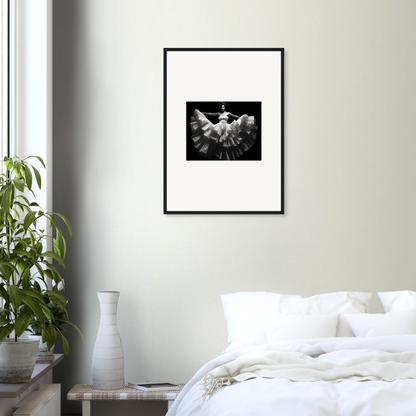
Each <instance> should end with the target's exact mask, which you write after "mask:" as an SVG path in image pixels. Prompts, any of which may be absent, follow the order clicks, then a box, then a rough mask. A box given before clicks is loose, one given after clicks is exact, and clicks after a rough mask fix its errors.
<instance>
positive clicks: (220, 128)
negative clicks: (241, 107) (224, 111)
mask: <svg viewBox="0 0 416 416" xmlns="http://www.w3.org/2000/svg"><path fill="white" fill-rule="evenodd" d="M191 132H192V140H193V145H194V147H195V148H196V149H197V150H198V152H199V154H200V155H202V156H204V157H206V158H207V159H220V160H235V159H238V158H239V157H240V156H241V155H242V154H243V153H245V152H247V150H249V149H251V147H252V146H253V145H254V143H255V141H256V137H257V126H256V120H255V119H254V117H253V116H247V115H246V114H244V115H243V116H241V117H240V118H239V119H238V120H234V121H233V122H232V123H231V124H228V123H227V121H225V120H221V121H220V122H219V123H217V124H213V123H211V122H210V121H209V120H208V119H207V118H206V117H205V116H204V115H203V114H202V113H201V112H200V111H198V110H195V111H194V115H193V117H191Z"/></svg>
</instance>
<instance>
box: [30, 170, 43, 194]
mask: <svg viewBox="0 0 416 416" xmlns="http://www.w3.org/2000/svg"><path fill="white" fill-rule="evenodd" d="M32 169H33V172H34V173H35V177H36V183H37V184H38V187H39V189H41V188H42V178H41V176H40V173H39V171H38V170H37V169H36V168H35V167H34V166H32Z"/></svg>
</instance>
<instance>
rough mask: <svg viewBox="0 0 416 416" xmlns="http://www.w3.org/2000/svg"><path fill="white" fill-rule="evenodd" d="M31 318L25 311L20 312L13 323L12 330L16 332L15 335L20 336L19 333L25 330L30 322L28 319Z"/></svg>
mask: <svg viewBox="0 0 416 416" xmlns="http://www.w3.org/2000/svg"><path fill="white" fill-rule="evenodd" d="M31 320H32V318H31V316H30V315H26V314H25V313H21V314H20V315H19V316H18V317H17V318H16V321H15V323H14V330H15V332H16V335H17V336H18V337H20V335H22V334H23V332H25V331H26V329H27V327H28V326H29V324H30V321H31Z"/></svg>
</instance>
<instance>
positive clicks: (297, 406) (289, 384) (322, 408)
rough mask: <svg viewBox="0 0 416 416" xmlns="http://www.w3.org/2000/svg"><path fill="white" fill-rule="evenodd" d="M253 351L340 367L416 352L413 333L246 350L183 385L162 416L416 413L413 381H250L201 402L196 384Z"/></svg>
mask: <svg viewBox="0 0 416 416" xmlns="http://www.w3.org/2000/svg"><path fill="white" fill-rule="evenodd" d="M256 350H272V351H285V352H288V353H289V352H300V353H303V354H306V355H309V356H311V357H315V358H317V359H318V360H321V361H325V362H333V363H337V364H342V363H345V362H347V361H349V360H351V359H352V358H356V357H360V356H363V355H370V356H371V355H374V354H384V353H386V352H388V353H398V352H404V351H416V335H396V336H383V337H372V338H320V339H307V340H297V341H296V342H293V341H292V342H280V343H274V344H265V345H261V346H256V347H246V348H242V349H240V350H236V351H233V352H230V353H227V354H223V355H220V356H219V357H217V358H215V359H214V360H212V361H210V362H209V363H207V364H206V365H205V366H204V367H202V368H201V369H200V370H199V371H198V372H197V373H196V374H195V376H194V377H193V378H192V379H191V380H190V382H189V383H188V384H187V385H186V386H185V388H184V389H183V391H182V392H181V394H180V395H179V396H178V398H177V400H176V401H175V402H174V404H173V405H172V407H171V409H170V410H169V412H168V414H167V416H174V415H175V416H188V415H196V416H214V415H215V416H232V415H233V416H234V415H236V416H237V415H238V416H257V415H259V416H260V415H261V416H263V415H264V416H272V415H273V416H274V415H279V416H280V415H282V416H284V415H290V416H298V415H299V416H306V415H311V416H312V415H313V416H392V415H394V416H404V415H409V416H410V415H412V416H413V415H416V379H399V380H395V381H392V382H386V381H362V382H358V381H341V382H337V383H332V382H325V381H314V382H302V381H299V382H293V381H289V380H287V379H284V378H274V379H266V378H255V379H252V380H247V381H244V382H241V383H234V384H232V385H231V386H226V387H224V388H222V389H220V390H219V391H218V392H217V393H215V394H214V395H213V396H211V397H210V398H209V399H208V400H207V401H205V403H204V402H203V401H202V399H201V396H202V394H203V392H202V390H200V384H199V383H200V381H201V379H203V377H204V376H205V375H206V374H208V373H209V372H210V371H212V370H213V369H215V368H217V367H219V366H221V365H223V364H226V363H229V362H231V361H233V360H235V359H236V358H237V357H240V356H241V355H243V354H245V353H247V352H252V351H256Z"/></svg>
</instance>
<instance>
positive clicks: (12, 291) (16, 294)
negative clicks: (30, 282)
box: [7, 285, 22, 308]
mask: <svg viewBox="0 0 416 416" xmlns="http://www.w3.org/2000/svg"><path fill="white" fill-rule="evenodd" d="M7 291H8V293H9V296H10V299H11V301H12V303H13V305H14V307H15V308H18V307H19V306H20V305H21V303H22V292H21V291H20V289H19V288H18V287H17V286H16V285H10V286H9V287H8V288H7Z"/></svg>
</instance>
